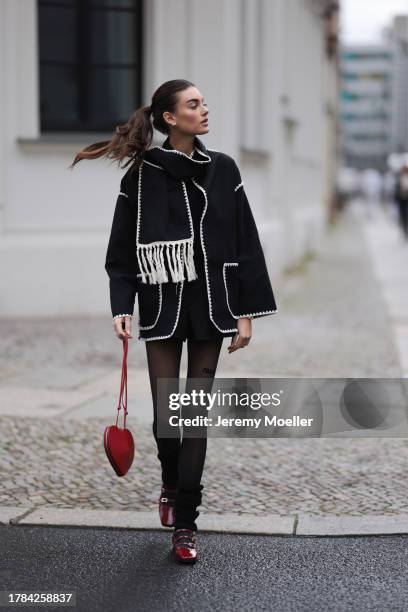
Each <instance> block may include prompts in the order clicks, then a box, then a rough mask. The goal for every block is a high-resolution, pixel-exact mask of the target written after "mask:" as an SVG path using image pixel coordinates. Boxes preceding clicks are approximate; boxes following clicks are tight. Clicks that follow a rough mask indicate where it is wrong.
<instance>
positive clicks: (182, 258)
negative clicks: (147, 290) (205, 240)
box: [136, 136, 211, 284]
mask: <svg viewBox="0 0 408 612" xmlns="http://www.w3.org/2000/svg"><path fill="white" fill-rule="evenodd" d="M210 164H211V157H210V156H209V155H208V152H207V149H206V147H205V145H204V143H203V142H202V141H201V140H200V139H199V138H198V137H197V136H196V137H195V139H194V150H193V153H192V155H191V156H189V155H187V154H185V153H182V152H181V151H178V150H177V149H174V148H173V147H172V146H171V145H170V142H169V138H168V137H167V138H166V140H165V141H164V142H163V144H162V146H161V147H159V146H156V147H152V148H151V149H148V150H147V151H146V152H145V156H144V160H143V163H142V165H141V166H140V169H139V191H138V193H139V196H138V197H139V201H138V218H137V231H136V252H137V259H138V264H139V268H140V276H141V278H142V282H143V283H150V284H156V283H167V282H171V281H173V282H179V281H182V280H188V281H191V280H195V279H196V278H197V273H196V270H195V266H194V228H193V222H192V218H191V211H190V205H189V201H188V194H187V189H186V184H185V180H186V179H192V180H193V181H195V180H197V179H204V178H205V176H206V174H207V168H208V166H210ZM157 169H159V170H160V172H158V171H157Z"/></svg>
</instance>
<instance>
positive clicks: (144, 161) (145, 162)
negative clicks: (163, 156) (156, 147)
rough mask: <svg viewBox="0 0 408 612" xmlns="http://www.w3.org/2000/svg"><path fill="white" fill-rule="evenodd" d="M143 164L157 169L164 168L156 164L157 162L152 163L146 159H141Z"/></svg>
mask: <svg viewBox="0 0 408 612" xmlns="http://www.w3.org/2000/svg"><path fill="white" fill-rule="evenodd" d="M143 163H144V164H149V166H153V168H159V170H164V168H163V167H162V166H158V165H157V164H153V163H152V162H149V161H147V160H146V159H144V160H143Z"/></svg>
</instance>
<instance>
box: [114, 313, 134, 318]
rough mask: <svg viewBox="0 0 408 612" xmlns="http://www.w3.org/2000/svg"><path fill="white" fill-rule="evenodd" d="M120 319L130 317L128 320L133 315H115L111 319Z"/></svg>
mask: <svg viewBox="0 0 408 612" xmlns="http://www.w3.org/2000/svg"><path fill="white" fill-rule="evenodd" d="M121 317H130V318H132V317H133V315H131V314H117V315H115V316H114V317H112V319H119V318H121Z"/></svg>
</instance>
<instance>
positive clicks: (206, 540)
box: [0, 525, 408, 612]
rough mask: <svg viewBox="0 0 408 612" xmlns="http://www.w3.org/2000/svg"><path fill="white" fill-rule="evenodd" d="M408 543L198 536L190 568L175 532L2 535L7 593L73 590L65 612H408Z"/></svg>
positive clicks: (0, 578) (19, 529) (0, 567)
mask: <svg viewBox="0 0 408 612" xmlns="http://www.w3.org/2000/svg"><path fill="white" fill-rule="evenodd" d="M407 537H408V536H398V535H394V536H375V537H300V536H288V537H278V536H247V535H231V534H228V535H227V534H225V535H224V534H222V535H220V534H215V533H200V532H199V533H198V534H197V546H198V551H199V555H200V559H199V561H197V563H196V564H195V565H194V566H183V565H179V564H176V563H175V562H174V561H173V559H172V556H171V553H170V550H171V546H170V538H171V530H169V531H168V533H166V531H137V530H126V529H106V528H100V529H95V528H76V527H75V528H74V527H72V528H66V527H45V526H41V527H34V526H22V525H20V526H1V527H0V538H1V559H0V583H1V589H0V590H2V591H5V590H11V591H13V592H15V591H19V592H22V591H30V590H31V591H35V592H47V591H48V592H49V591H58V590H59V591H60V592H69V591H70V590H71V591H72V589H75V590H76V597H77V600H76V601H77V605H76V607H70V608H65V609H68V610H69V609H71V610H80V611H81V612H82V611H83V612H93V611H95V612H96V611H97V612H110V611H114V612H133V611H136V610H137V611H139V610H142V611H144V610H146V611H147V610H149V611H150V612H155V611H156V610H157V611H159V610H160V612H161V611H162V610H166V611H167V610H170V611H172V610H189V611H194V612H195V611H200V612H202V611H206V610H222V611H223V612H225V611H229V610H239V611H243V612H245V611H247V610H277V611H279V612H286V611H289V610H296V611H297V612H299V611H301V610H307V611H308V612H309V611H310V610H312V611H313V612H316V611H319V610H324V611H325V612H326V611H327V610H330V611H336V610H339V611H340V610H341V611H347V612H350V611H353V610H358V611H359V612H360V611H361V610H364V611H365V612H367V611H371V610H378V611H381V612H383V611H384V610H387V612H389V611H391V610H401V611H403V610H404V611H405V610H407V609H408V580H407V560H408V547H407V543H408V540H407ZM0 608H1V607H0ZM30 608H31V609H34V610H39V611H40V610H55V609H62V608H56V607H55V606H52V607H45V606H42V607H39V606H37V605H35V606H30ZM4 609H10V606H7V608H6V607H5V608H4ZM23 609H24V608H23ZM25 609H28V607H25Z"/></svg>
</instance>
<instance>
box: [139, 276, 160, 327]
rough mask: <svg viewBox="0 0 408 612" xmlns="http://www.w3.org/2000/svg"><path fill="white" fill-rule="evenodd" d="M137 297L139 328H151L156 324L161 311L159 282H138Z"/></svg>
mask: <svg viewBox="0 0 408 612" xmlns="http://www.w3.org/2000/svg"><path fill="white" fill-rule="evenodd" d="M137 298H138V304H139V328H140V329H152V328H153V327H154V326H155V325H156V323H157V321H158V319H159V316H160V312H161V307H162V286H161V284H160V283H156V284H154V285H151V284H150V283H149V284H147V283H146V284H145V283H139V289H138V292H137Z"/></svg>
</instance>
